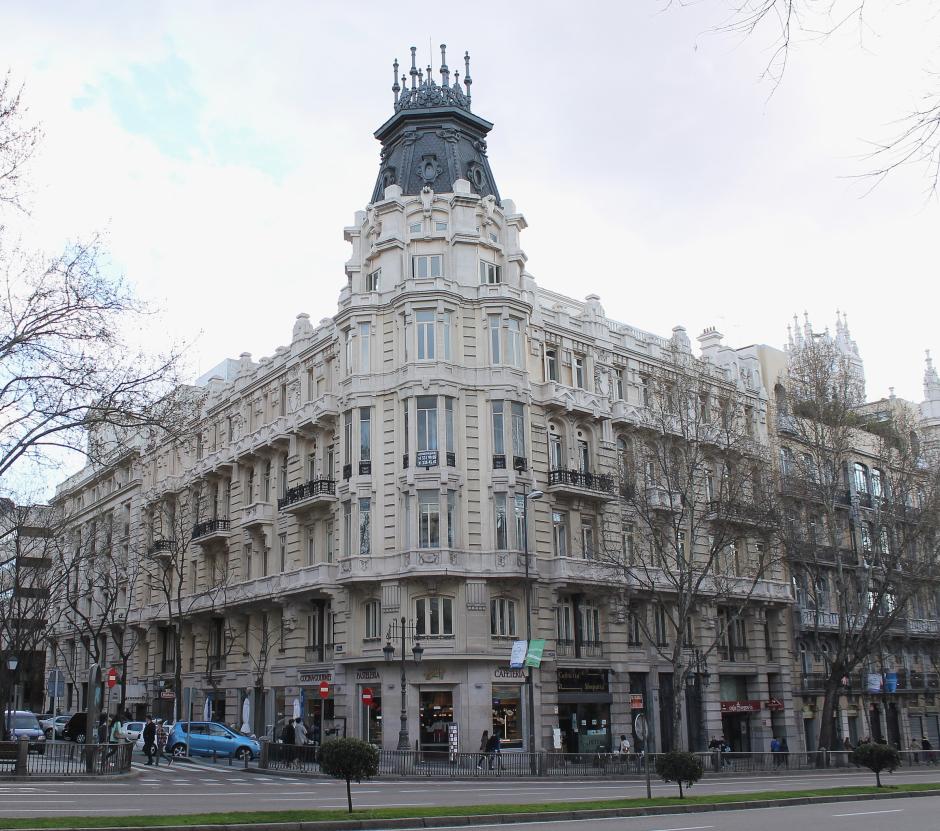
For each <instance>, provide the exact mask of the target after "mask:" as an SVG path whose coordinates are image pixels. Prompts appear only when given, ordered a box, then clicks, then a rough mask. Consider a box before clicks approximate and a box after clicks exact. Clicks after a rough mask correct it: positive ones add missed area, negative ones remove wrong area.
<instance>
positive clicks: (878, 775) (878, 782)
mask: <svg viewBox="0 0 940 831" xmlns="http://www.w3.org/2000/svg"><path fill="white" fill-rule="evenodd" d="M875 782H876V783H877V785H878V787H879V788H880V787H881V771H880V770H876V771H875Z"/></svg>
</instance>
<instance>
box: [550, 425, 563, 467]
mask: <svg viewBox="0 0 940 831" xmlns="http://www.w3.org/2000/svg"><path fill="white" fill-rule="evenodd" d="M548 466H549V469H550V470H564V468H565V454H564V450H563V448H562V444H561V436H559V435H557V434H554V433H552V434H550V435H549V437H548Z"/></svg>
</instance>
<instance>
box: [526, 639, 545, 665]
mask: <svg viewBox="0 0 940 831" xmlns="http://www.w3.org/2000/svg"><path fill="white" fill-rule="evenodd" d="M544 650H545V641H544V640H541V639H540V640H533V641H529V651H528V653H527V654H526V656H525V665H526V666H527V667H540V666H541V665H542V652H543V651H544Z"/></svg>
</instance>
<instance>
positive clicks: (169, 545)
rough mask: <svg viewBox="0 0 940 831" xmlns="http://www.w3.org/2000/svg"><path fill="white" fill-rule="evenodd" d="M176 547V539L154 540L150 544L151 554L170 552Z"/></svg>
mask: <svg viewBox="0 0 940 831" xmlns="http://www.w3.org/2000/svg"><path fill="white" fill-rule="evenodd" d="M175 548H176V540H154V541H153V543H152V544H151V546H150V553H151V554H172V553H173V550H174V549H175Z"/></svg>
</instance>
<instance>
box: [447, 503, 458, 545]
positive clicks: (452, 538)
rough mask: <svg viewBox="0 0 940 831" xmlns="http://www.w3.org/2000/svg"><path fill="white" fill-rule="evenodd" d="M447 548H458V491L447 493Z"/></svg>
mask: <svg viewBox="0 0 940 831" xmlns="http://www.w3.org/2000/svg"><path fill="white" fill-rule="evenodd" d="M447 547H448V548H456V547H457V491H447Z"/></svg>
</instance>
